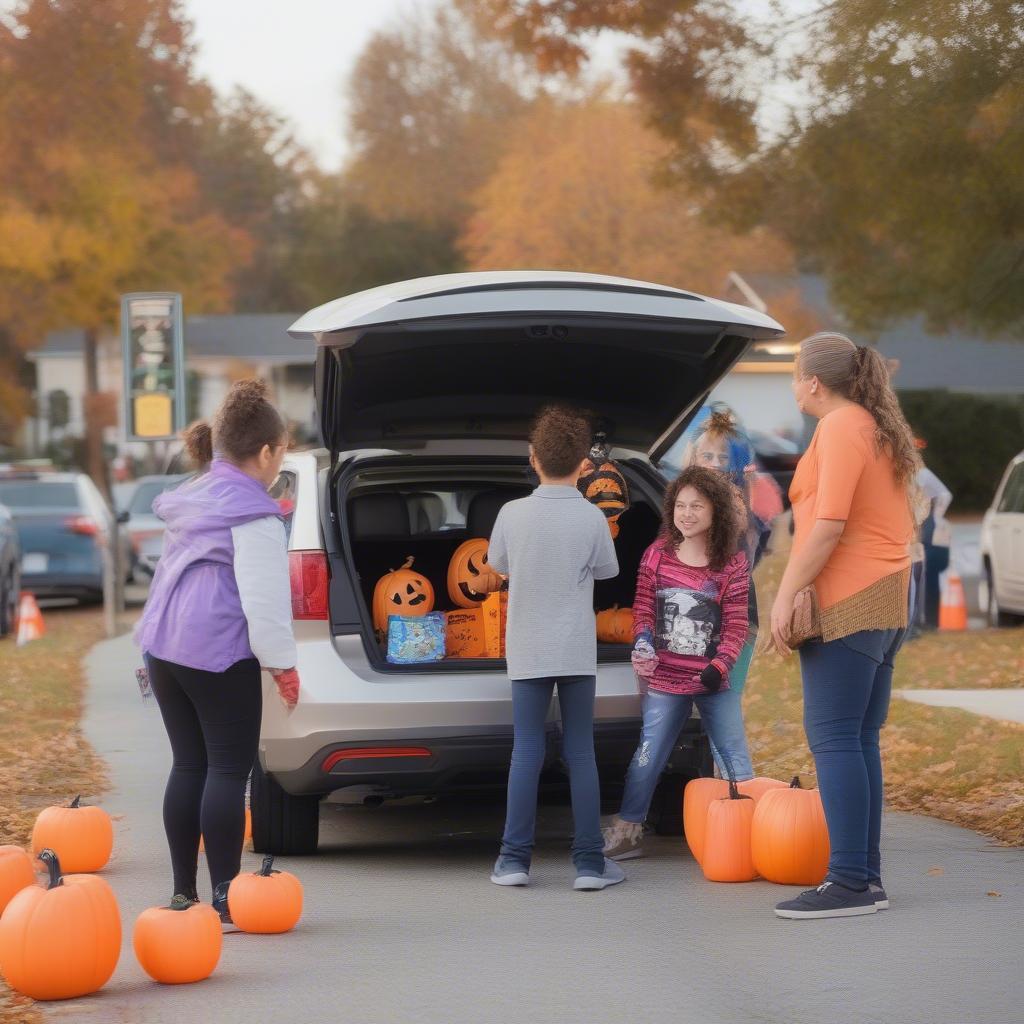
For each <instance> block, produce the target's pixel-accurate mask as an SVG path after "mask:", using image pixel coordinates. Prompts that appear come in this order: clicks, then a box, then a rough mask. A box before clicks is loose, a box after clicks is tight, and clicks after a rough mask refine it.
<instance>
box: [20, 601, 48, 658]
mask: <svg viewBox="0 0 1024 1024" xmlns="http://www.w3.org/2000/svg"><path fill="white" fill-rule="evenodd" d="M45 632H46V626H44V625H43V613H42V612H41V611H40V610H39V605H38V604H36V599H35V597H33V596H32V594H30V593H29V592H28V591H27V590H23V591H22V592H21V599H20V600H19V601H18V641H17V644H18V646H19V647H20V646H21V645H22V644H27V643H28V642H29V640H38V639H39V638H40V637H41V636H42V635H43V634H44V633H45Z"/></svg>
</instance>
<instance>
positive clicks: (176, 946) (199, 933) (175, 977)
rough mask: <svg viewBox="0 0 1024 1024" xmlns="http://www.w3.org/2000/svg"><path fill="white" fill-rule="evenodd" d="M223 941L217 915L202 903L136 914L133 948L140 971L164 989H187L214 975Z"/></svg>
mask: <svg viewBox="0 0 1024 1024" xmlns="http://www.w3.org/2000/svg"><path fill="white" fill-rule="evenodd" d="M223 941H224V936H223V929H222V927H221V923H220V914H218V913H217V911H216V910H214V909H213V907H211V906H209V905H208V904H205V903H193V904H192V905H191V906H187V907H183V908H180V909H179V908H178V907H150V908H149V910H144V911H143V912H142V913H141V914H139V916H138V918H136V921H135V930H134V931H133V932H132V948H133V949H134V950H135V958H136V959H137V960H138V961H139V964H140V965H141V966H142V969H143V970H144V971H145V972H146V973H147V974H148V975H149V976H150V977H151V978H152V979H153V980H154V981H159V982H161V983H162V984H164V985H187V984H189V983H190V982H193V981H202V980H203V978H208V977H209V976H210V975H211V974H213V970H214V968H215V967H216V966H217V963H218V961H219V960H220V951H221V945H222V943H223Z"/></svg>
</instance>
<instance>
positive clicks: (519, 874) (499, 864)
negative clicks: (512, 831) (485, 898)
mask: <svg viewBox="0 0 1024 1024" xmlns="http://www.w3.org/2000/svg"><path fill="white" fill-rule="evenodd" d="M491 881H492V882H493V883H494V884H495V885H529V884H530V872H529V870H527V869H524V868H523V866H522V864H516V863H515V862H514V861H511V860H508V859H507V858H505V857H499V858H498V859H497V860H496V861H495V862H494V870H493V871H492V872H491Z"/></svg>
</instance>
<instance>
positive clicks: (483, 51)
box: [345, 5, 529, 232]
mask: <svg viewBox="0 0 1024 1024" xmlns="http://www.w3.org/2000/svg"><path fill="white" fill-rule="evenodd" d="M524 67H525V65H524V62H522V61H521V60H517V59H516V58H515V57H514V56H512V55H511V54H510V53H509V49H508V47H507V46H506V45H505V44H503V43H501V42H499V41H487V40H485V39H483V38H481V36H480V35H479V34H478V33H476V32H475V31H473V26H472V24H471V22H470V21H469V20H468V19H465V18H462V17H460V16H459V15H458V13H457V12H455V11H454V10H453V9H451V8H450V7H448V6H445V5H442V6H440V7H438V8H437V9H436V10H434V11H432V12H430V13H421V14H420V15H419V16H418V17H416V18H414V19H411V20H409V19H406V20H405V21H403V22H400V23H396V24H394V25H393V26H392V27H390V28H387V29H385V30H383V31H381V32H378V33H377V34H376V35H375V36H374V37H373V38H372V39H371V40H370V41H369V43H368V44H367V45H366V48H365V49H364V50H363V53H362V54H361V56H360V57H359V60H358V61H357V63H356V66H355V68H354V70H353V72H352V75H351V78H350V80H349V86H348V106H349V114H348V130H349V133H350V136H351V141H352V147H353V156H352V160H351V161H350V164H349V166H348V167H347V169H346V173H345V182H346V185H347V187H348V189H349V195H350V198H351V199H352V201H353V202H354V203H355V204H357V205H358V206H360V207H362V208H363V209H365V210H366V211H367V212H368V213H369V214H371V215H372V216H374V217H376V218H379V219H382V220H392V219H395V220H403V221H407V222H418V223H421V224H424V225H429V226H430V227H432V228H435V229H438V228H440V229H442V230H445V229H447V230H451V231H453V232H456V231H458V230H459V228H460V227H461V225H462V222H463V221H464V220H465V217H466V215H467V214H468V211H469V197H470V196H471V195H472V193H473V191H474V190H475V189H476V188H477V187H479V186H480V185H481V184H482V183H483V182H484V181H485V180H486V179H487V178H488V176H489V175H490V173H491V171H492V169H493V168H494V166H495V164H496V162H497V160H498V157H499V155H500V154H501V152H502V150H503V147H504V143H505V136H506V132H507V130H508V126H509V124H510V122H511V121H512V120H513V119H514V118H516V117H517V116H518V115H519V114H520V113H521V112H522V111H523V109H524V108H525V106H526V104H527V102H528V97H527V95H526V93H527V92H528V88H527V85H526V84H525V83H526V80H527V79H528V78H529V74H528V72H527V71H526V70H524Z"/></svg>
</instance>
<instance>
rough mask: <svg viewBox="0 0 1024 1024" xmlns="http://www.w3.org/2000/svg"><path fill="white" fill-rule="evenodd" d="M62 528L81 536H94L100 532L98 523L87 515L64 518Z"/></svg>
mask: <svg viewBox="0 0 1024 1024" xmlns="http://www.w3.org/2000/svg"><path fill="white" fill-rule="evenodd" d="M64 529H65V530H67V531H68V532H69V533H77V534H79V535H80V536H82V537H95V536H97V535H98V534H99V532H100V528H99V524H98V523H97V522H96V520H95V519H92V518H90V517H89V516H72V517H71V518H70V519H65V520H64Z"/></svg>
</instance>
